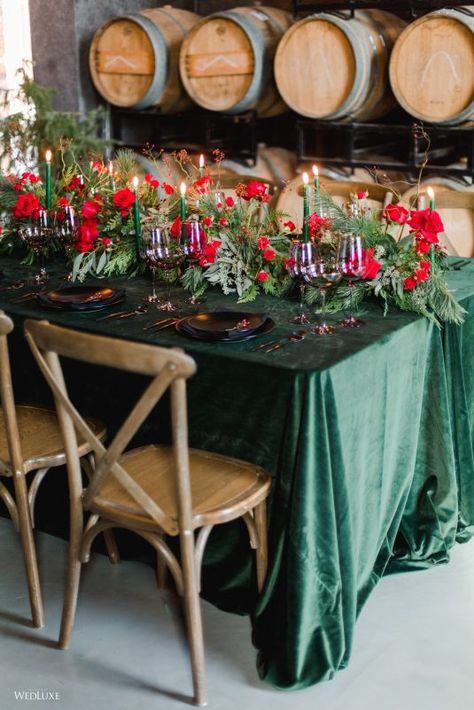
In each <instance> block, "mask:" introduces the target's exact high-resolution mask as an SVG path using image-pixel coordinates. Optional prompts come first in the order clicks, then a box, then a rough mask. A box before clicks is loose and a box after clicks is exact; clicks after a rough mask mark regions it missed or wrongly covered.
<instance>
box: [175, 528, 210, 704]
mask: <svg viewBox="0 0 474 710" xmlns="http://www.w3.org/2000/svg"><path fill="white" fill-rule="evenodd" d="M180 538H181V567H182V571H183V590H184V593H183V602H184V609H185V613H186V622H187V628H188V641H189V648H190V652H191V669H192V676H193V689H194V704H195V705H206V704H207V698H206V676H205V664H204V640H203V634H202V617H201V605H200V602H199V595H198V591H197V580H196V565H195V560H194V537H193V533H192V532H191V531H190V530H187V531H183V532H182V533H181V535H180Z"/></svg>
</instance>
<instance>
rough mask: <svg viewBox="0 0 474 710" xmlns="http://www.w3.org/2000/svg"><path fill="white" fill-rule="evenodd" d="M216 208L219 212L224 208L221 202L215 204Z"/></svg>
mask: <svg viewBox="0 0 474 710" xmlns="http://www.w3.org/2000/svg"><path fill="white" fill-rule="evenodd" d="M216 207H217V209H218V210H221V209H222V208H223V207H224V205H223V204H222V202H217V203H216Z"/></svg>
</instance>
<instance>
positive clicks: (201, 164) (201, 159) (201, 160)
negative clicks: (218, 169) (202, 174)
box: [199, 153, 204, 170]
mask: <svg viewBox="0 0 474 710" xmlns="http://www.w3.org/2000/svg"><path fill="white" fill-rule="evenodd" d="M199 167H200V169H201V170H202V169H203V167H204V156H203V154H202V153H201V155H200V156H199Z"/></svg>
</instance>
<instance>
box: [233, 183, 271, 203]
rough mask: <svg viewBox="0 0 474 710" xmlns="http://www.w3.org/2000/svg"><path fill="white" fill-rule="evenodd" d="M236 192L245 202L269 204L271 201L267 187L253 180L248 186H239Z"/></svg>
mask: <svg viewBox="0 0 474 710" xmlns="http://www.w3.org/2000/svg"><path fill="white" fill-rule="evenodd" d="M235 191H236V193H237V194H238V196H239V197H242V199H244V200H259V201H260V202H268V201H269V199H270V195H269V194H268V193H267V186H266V185H265V184H264V183H263V182H259V181H258V180H251V181H250V182H249V183H248V185H243V184H240V185H237V187H236V188H235Z"/></svg>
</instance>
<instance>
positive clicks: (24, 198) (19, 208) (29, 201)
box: [13, 192, 40, 219]
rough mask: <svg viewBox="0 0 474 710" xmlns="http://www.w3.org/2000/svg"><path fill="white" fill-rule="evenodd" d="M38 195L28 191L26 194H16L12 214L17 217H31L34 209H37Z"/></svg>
mask: <svg viewBox="0 0 474 710" xmlns="http://www.w3.org/2000/svg"><path fill="white" fill-rule="evenodd" d="M39 207H40V201H39V197H36V196H35V195H32V194H31V193H30V192H28V193H27V194H26V195H18V199H17V201H16V205H15V206H14V207H13V214H14V216H15V217H17V218H18V219H21V218H22V217H31V215H32V214H33V212H34V210H37V209H39Z"/></svg>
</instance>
